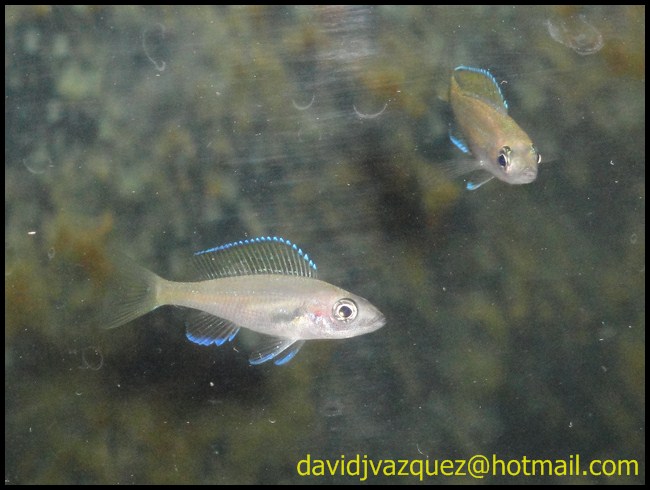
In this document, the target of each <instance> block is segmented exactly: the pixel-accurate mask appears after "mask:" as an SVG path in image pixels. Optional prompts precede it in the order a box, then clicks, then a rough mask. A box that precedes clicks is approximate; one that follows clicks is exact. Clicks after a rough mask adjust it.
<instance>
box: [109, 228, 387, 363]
mask: <svg viewBox="0 0 650 490" xmlns="http://www.w3.org/2000/svg"><path fill="white" fill-rule="evenodd" d="M194 263H195V265H196V268H197V271H198V277H197V279H198V280H199V282H173V281H167V280H165V279H163V278H161V277H159V276H157V275H156V274H154V273H153V272H151V271H149V270H147V269H145V268H143V267H140V266H138V265H136V264H133V263H131V262H130V261H128V262H127V261H126V260H124V259H123V260H117V261H115V265H116V278H117V279H116V280H117V284H116V286H117V287H116V288H112V289H111V290H110V292H111V295H112V297H111V298H110V301H109V302H108V304H107V308H106V311H105V312H104V313H103V316H102V324H103V326H104V327H105V328H115V327H118V326H120V325H123V324H125V323H127V322H129V321H131V320H134V319H135V318H138V317H139V316H142V315H144V314H146V313H148V312H150V311H152V310H154V309H156V308H158V307H159V306H163V305H176V306H185V307H188V308H193V309H194V310H196V311H195V314H194V318H193V319H192V321H190V322H187V323H186V328H187V330H186V336H187V338H188V339H189V340H191V341H192V342H195V343H197V344H201V345H210V344H216V345H222V344H224V343H225V342H229V341H231V340H233V339H234V338H235V335H237V332H239V329H240V328H241V327H243V328H248V329H250V330H253V331H255V332H259V333H262V334H265V335H268V336H270V338H269V339H268V341H266V342H263V343H262V344H260V345H259V346H258V347H257V348H256V350H255V351H254V352H253V354H252V355H251V356H250V359H249V362H250V363H251V364H261V363H263V362H266V361H269V360H271V359H273V360H274V363H275V364H277V365H281V364H285V363H287V362H289V361H290V360H291V359H292V358H293V357H294V356H295V355H296V354H297V353H298V351H299V350H300V348H301V347H302V346H303V344H304V343H305V341H306V340H312V339H347V338H350V337H356V336H357V335H363V334H365V333H369V332H372V331H374V330H377V329H378V328H381V327H382V326H383V325H384V324H385V323H386V321H385V318H384V315H382V314H381V312H380V311H379V310H377V308H375V307H374V306H373V305H372V304H370V303H369V302H368V301H367V300H365V299H363V298H361V297H359V296H356V295H354V294H352V293H349V292H347V291H345V290H343V289H341V288H338V287H336V286H333V285H331V284H329V283H327V282H323V281H320V280H318V279H316V264H314V262H313V261H312V260H311V259H310V258H309V256H308V255H307V254H305V253H304V252H303V251H302V250H301V249H300V248H298V247H297V246H296V245H295V244H293V243H291V242H290V241H289V240H285V239H283V238H278V237H260V238H254V239H250V240H243V241H238V242H234V243H228V244H226V245H222V246H219V247H216V248H212V249H209V250H205V251H202V252H197V253H196V254H195V255H194Z"/></svg>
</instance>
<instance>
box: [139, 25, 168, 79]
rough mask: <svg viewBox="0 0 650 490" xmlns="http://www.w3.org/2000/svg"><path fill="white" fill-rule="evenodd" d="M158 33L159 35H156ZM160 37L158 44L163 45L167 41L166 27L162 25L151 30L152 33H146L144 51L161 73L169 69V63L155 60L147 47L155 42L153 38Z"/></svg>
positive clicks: (143, 38) (143, 40) (143, 39)
mask: <svg viewBox="0 0 650 490" xmlns="http://www.w3.org/2000/svg"><path fill="white" fill-rule="evenodd" d="M156 31H157V32H158V34H156ZM156 35H157V36H158V39H157V42H158V43H161V41H163V40H164V39H165V26H164V25H162V24H156V26H155V28H154V29H151V30H150V31H147V30H146V29H145V31H144V32H143V33H142V50H143V51H144V54H145V56H146V57H147V58H148V59H149V61H151V63H152V64H153V66H154V68H155V69H156V70H158V71H159V72H162V71H165V68H166V67H167V63H166V62H165V61H162V60H161V61H157V60H155V59H153V57H152V56H151V54H150V50H149V48H148V47H147V45H150V44H151V41H152V40H153V39H152V38H153V37H154V36H156Z"/></svg>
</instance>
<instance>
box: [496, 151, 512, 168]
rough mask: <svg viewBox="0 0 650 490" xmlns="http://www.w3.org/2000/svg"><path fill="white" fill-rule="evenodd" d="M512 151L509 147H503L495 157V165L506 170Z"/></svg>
mask: <svg viewBox="0 0 650 490" xmlns="http://www.w3.org/2000/svg"><path fill="white" fill-rule="evenodd" d="M511 151H512V150H511V149H510V147H509V146H504V147H503V148H501V149H500V150H499V156H498V157H497V163H498V164H499V166H500V167H502V168H506V167H507V166H508V164H509V163H510V152H511Z"/></svg>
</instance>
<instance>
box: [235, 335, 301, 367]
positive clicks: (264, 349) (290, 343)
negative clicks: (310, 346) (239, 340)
mask: <svg viewBox="0 0 650 490" xmlns="http://www.w3.org/2000/svg"><path fill="white" fill-rule="evenodd" d="M304 344H305V341H304V340H297V339H283V338H280V337H272V338H271V339H270V340H269V341H267V342H264V343H262V344H260V345H259V346H257V348H256V349H255V350H254V351H253V352H252V353H251V355H250V358H249V360H248V362H250V363H251V364H253V365H257V364H262V363H264V362H267V361H270V360H271V359H275V361H274V364H276V365H277V366H281V365H282V364H286V363H287V362H289V361H290V360H291V359H293V357H294V356H295V355H296V354H297V353H298V351H299V350H300V348H301V347H302V346H303V345H304Z"/></svg>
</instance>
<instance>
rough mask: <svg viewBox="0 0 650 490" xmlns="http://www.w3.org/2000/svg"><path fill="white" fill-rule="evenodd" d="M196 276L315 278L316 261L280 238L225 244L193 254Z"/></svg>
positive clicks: (215, 277)
mask: <svg viewBox="0 0 650 490" xmlns="http://www.w3.org/2000/svg"><path fill="white" fill-rule="evenodd" d="M194 259H195V260H194V263H195V265H196V268H197V270H198V273H199V277H198V279H218V278H220V277H231V276H249V275H254V274H284V275H289V276H301V277H313V278H315V277H316V264H315V263H314V262H313V261H312V260H311V259H310V258H309V256H308V255H307V254H306V253H304V252H303V251H302V250H301V249H300V248H299V247H298V246H297V245H295V244H294V243H291V242H290V241H289V240H285V239H284V238H280V237H272V236H266V237H258V238H251V239H248V240H240V241H238V242H232V243H227V244H225V245H221V246H219V247H215V248H211V249H208V250H203V251H202V252H197V253H195V254H194Z"/></svg>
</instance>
